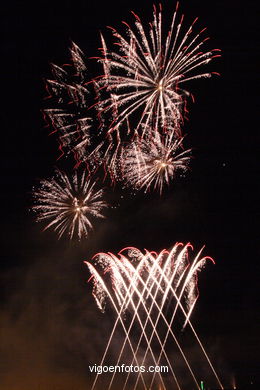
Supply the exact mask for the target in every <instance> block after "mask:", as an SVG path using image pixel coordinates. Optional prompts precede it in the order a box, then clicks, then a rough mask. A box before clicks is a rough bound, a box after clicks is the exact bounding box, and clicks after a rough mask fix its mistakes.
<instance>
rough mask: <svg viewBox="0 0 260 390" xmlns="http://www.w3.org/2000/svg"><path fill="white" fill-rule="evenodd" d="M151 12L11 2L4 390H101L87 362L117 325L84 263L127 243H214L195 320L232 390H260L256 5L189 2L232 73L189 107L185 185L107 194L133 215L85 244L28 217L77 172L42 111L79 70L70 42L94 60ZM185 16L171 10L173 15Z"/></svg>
mask: <svg viewBox="0 0 260 390" xmlns="http://www.w3.org/2000/svg"><path fill="white" fill-rule="evenodd" d="M152 4H153V2H152V1H151V2H149V1H144V0H139V1H137V0H133V1H131V2H130V1H128V0H127V1H122V2H118V0H111V1H110V2H108V3H106V4H105V3H102V2H95V1H92V2H90V1H88V0H86V1H79V0H75V1H63V2H59V1H55V0H54V1H53V2H51V1H49V0H47V1H44V2H41V1H40V2H35V3H34V5H30V2H22V1H9V2H5V4H3V5H2V6H1V14H2V21H1V28H2V29H3V31H2V34H1V38H2V39H1V54H2V65H3V70H2V74H1V75H2V77H1V86H2V87H3V86H4V88H1V91H2V107H3V109H2V110H1V111H2V114H1V116H2V119H1V125H2V126H1V134H2V140H3V142H2V148H1V157H2V164H1V166H2V169H1V173H2V179H1V183H2V186H1V204H2V217H1V222H2V232H1V237H2V239H3V243H2V245H1V305H0V316H1V320H0V323H1V325H0V327H1V343H0V353H1V355H2V356H1V358H0V389H1V390H49V389H50V390H58V389H60V390H83V389H84V390H86V389H88V388H90V387H89V383H91V382H92V378H91V379H90V373H89V371H88V365H89V364H94V363H98V362H99V360H100V357H101V355H102V352H103V349H104V344H105V341H106V340H107V338H108V336H109V330H110V328H111V324H112V322H111V319H109V318H108V316H106V313H105V314H102V313H100V312H99V311H98V309H97V308H96V306H95V302H94V299H93V297H92V295H91V285H89V284H87V283H86V281H87V279H88V278H89V273H88V270H87V268H86V266H85V265H84V264H83V261H84V260H87V259H88V260H89V259H91V257H92V256H93V255H94V254H95V253H96V252H99V251H112V252H117V251H119V250H120V249H121V248H123V247H124V246H128V245H133V246H137V247H138V248H140V249H143V248H147V249H150V250H158V251H159V250H161V249H163V248H170V247H171V246H172V245H173V244H174V243H175V242H177V241H181V242H184V243H186V242H191V243H192V244H193V245H194V248H195V252H196V251H198V250H199V249H200V248H201V247H202V245H205V246H206V248H205V250H204V253H205V254H207V255H209V256H212V257H213V258H214V259H215V261H216V265H211V264H209V265H208V266H207V267H206V268H205V269H204V270H203V272H202V273H201V274H200V280H199V289H200V298H199V301H198V302H197V306H196V309H195V311H194V313H193V323H194V325H195V327H196V329H197V330H198V333H199V334H200V336H201V339H202V340H203V342H204V344H205V346H206V348H207V350H208V352H209V354H210V356H211V357H212V361H213V362H214V364H215V367H216V369H217V371H218V373H219V375H220V377H221V378H223V382H224V384H225V385H226V386H231V384H234V383H236V384H237V387H238V388H239V386H241V387H242V386H246V387H245V388H252V389H253V388H255V389H257V388H259V387H258V386H257V383H258V382H259V370H258V356H259V355H258V353H257V350H258V348H257V347H258V346H259V295H258V289H259V282H260V281H259V245H257V238H258V229H257V228H258V224H257V221H259V187H258V183H259V165H258V161H259V132H258V128H257V121H256V114H257V113H258V108H257V105H256V102H257V97H258V89H257V86H256V82H257V70H258V69H257V61H256V58H257V44H256V32H257V17H256V4H257V2H256V1H247V2H245V1H239V0H238V1H237V0H236V1H235V0H231V1H226V0H220V1H215V2H210V1H208V2H206V1H200V0H195V1H193V2H188V1H186V0H184V1H182V2H181V11H183V13H184V14H185V18H186V19H185V20H186V23H187V24H186V26H188V25H189V23H191V22H192V20H193V19H194V17H196V16H199V26H200V27H204V26H207V27H208V34H209V36H210V37H211V40H210V43H209V46H208V47H210V48H220V49H222V53H223V55H222V58H221V59H217V60H216V61H214V62H212V63H210V65H209V66H208V69H209V70H211V71H216V72H220V73H221V77H213V78H211V79H207V80H197V81H196V82H192V83H191V84H190V85H189V87H188V86H187V89H189V90H191V91H192V93H193V94H194V95H195V103H194V104H193V103H192V102H191V101H190V102H189V111H190V113H189V121H187V122H186V123H185V127H184V132H185V133H186V134H187V136H186V140H185V142H186V145H187V146H188V147H192V148H193V157H194V158H193V160H192V163H191V171H190V172H188V174H187V175H186V178H184V179H178V180H176V181H175V183H174V184H173V185H172V186H170V187H169V188H166V189H165V191H164V193H163V195H162V196H161V197H160V196H159V194H156V193H152V194H145V195H144V194H141V193H140V194H138V195H137V196H132V195H131V194H129V193H128V192H122V191H121V190H120V189H119V188H117V187H116V188H115V190H114V193H113V189H112V188H108V192H110V195H108V196H110V201H111V204H117V203H120V206H119V207H117V208H116V209H110V210H108V211H107V212H106V216H107V218H106V220H104V221H97V222H96V224H95V231H94V232H93V233H91V235H90V237H89V239H88V240H86V241H85V242H81V243H79V242H77V241H72V242H69V241H68V240H67V239H66V237H65V238H62V239H61V240H59V241H58V240H57V237H56V235H55V233H54V232H52V231H47V232H43V231H42V228H43V225H40V224H36V223H35V222H34V216H33V215H32V213H30V211H29V209H30V207H31V205H32V187H33V186H34V185H37V183H38V181H39V179H42V178H48V177H50V176H51V175H52V174H53V171H54V167H55V166H58V167H60V168H63V169H66V168H67V167H71V162H70V161H69V160H66V159H63V160H59V161H57V158H58V156H59V152H58V150H57V145H58V144H57V139H56V138H55V136H49V135H48V133H49V131H48V129H47V128H46V127H45V122H44V121H43V118H42V114H41V109H42V108H44V107H46V100H44V97H46V91H45V86H44V78H48V77H51V72H50V67H49V64H50V63H51V62H53V63H55V64H58V65H61V64H63V63H66V62H68V59H69V51H68V48H69V45H70V42H71V40H72V41H74V42H75V43H76V44H77V45H79V47H80V48H81V49H82V50H83V51H84V53H85V54H86V56H87V57H91V56H95V55H97V53H98V47H99V46H100V42H99V32H100V31H102V32H104V33H105V35H106V37H107V38H108V37H109V36H110V35H109V33H108V32H107V30H106V26H108V25H109V26H114V27H116V28H117V27H119V26H121V20H126V21H132V20H133V19H132V16H131V15H130V11H131V10H134V11H135V12H136V13H137V14H138V15H139V16H141V18H142V20H143V22H144V23H145V22H148V21H150V20H151V15H152ZM174 8H175V3H174V2H172V1H164V2H163V9H164V12H165V15H168V16H170V15H171V14H172V12H173V9H174ZM108 40H109V38H108ZM87 65H88V67H89V72H90V74H91V75H92V76H94V75H96V74H98V72H99V71H100V69H97V65H96V64H95V63H94V62H93V61H91V60H89V61H88V62H87ZM113 202H114V203H113ZM202 364H204V363H203V362H202ZM251 382H252V383H253V385H250V383H251ZM211 383H212V384H211ZM211 383H209V385H211V386H213V385H214V382H211ZM115 390H116V389H115Z"/></svg>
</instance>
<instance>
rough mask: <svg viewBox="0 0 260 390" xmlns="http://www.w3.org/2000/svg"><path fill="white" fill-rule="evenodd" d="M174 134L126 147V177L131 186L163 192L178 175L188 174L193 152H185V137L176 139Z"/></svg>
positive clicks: (171, 132)
mask: <svg viewBox="0 0 260 390" xmlns="http://www.w3.org/2000/svg"><path fill="white" fill-rule="evenodd" d="M174 134H175V133H174V131H173V130H171V131H170V133H169V134H165V135H161V134H159V132H157V131H156V132H154V133H153V136H152V137H150V138H149V140H146V139H145V138H143V139H141V140H137V141H135V142H133V143H132V144H131V145H130V146H128V147H126V149H125V152H124V153H123V154H122V158H121V171H122V177H123V180H124V181H125V183H126V185H127V186H131V187H133V188H135V189H137V190H140V189H144V190H145V192H146V191H148V190H150V189H152V188H154V189H155V190H159V192H160V193H162V190H163V186H164V185H165V184H166V185H169V184H170V182H171V181H172V180H173V179H174V177H175V176H176V174H180V173H185V172H186V171H187V169H188V164H189V161H190V152H191V149H188V150H183V146H182V141H183V138H177V139H175V138H174V137H175V135H174Z"/></svg>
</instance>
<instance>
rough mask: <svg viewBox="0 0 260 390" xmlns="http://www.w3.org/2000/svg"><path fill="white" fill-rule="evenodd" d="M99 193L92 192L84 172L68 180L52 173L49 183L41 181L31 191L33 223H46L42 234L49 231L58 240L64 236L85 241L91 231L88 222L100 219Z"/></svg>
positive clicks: (101, 192) (91, 186)
mask: <svg viewBox="0 0 260 390" xmlns="http://www.w3.org/2000/svg"><path fill="white" fill-rule="evenodd" d="M102 196H103V190H102V189H99V190H96V182H91V181H90V180H89V179H88V177H87V175H86V172H85V171H84V172H83V173H82V174H79V173H77V172H75V173H74V174H72V176H71V177H69V176H68V175H66V174H65V173H63V172H61V171H59V170H56V175H55V177H53V178H52V179H50V180H42V181H41V182H40V188H39V189H37V190H35V191H34V201H35V205H34V206H33V207H32V209H33V211H34V212H36V214H37V219H36V220H37V222H41V221H46V220H47V221H50V222H49V223H48V224H47V226H46V227H45V229H44V230H46V229H49V228H50V227H53V228H54V230H55V231H56V232H57V233H58V236H59V238H60V237H61V236H62V235H63V234H64V233H68V235H69V237H70V239H72V238H73V236H77V237H78V239H79V240H80V239H82V238H83V237H87V236H88V233H89V231H90V230H92V229H93V226H92V223H91V219H92V218H104V216H103V215H102V210H103V209H104V208H105V207H107V204H106V202H105V201H103V200H102Z"/></svg>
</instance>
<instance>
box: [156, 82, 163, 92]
mask: <svg viewBox="0 0 260 390" xmlns="http://www.w3.org/2000/svg"><path fill="white" fill-rule="evenodd" d="M157 89H158V91H160V92H162V91H163V82H162V80H160V81H159V84H158V85H157Z"/></svg>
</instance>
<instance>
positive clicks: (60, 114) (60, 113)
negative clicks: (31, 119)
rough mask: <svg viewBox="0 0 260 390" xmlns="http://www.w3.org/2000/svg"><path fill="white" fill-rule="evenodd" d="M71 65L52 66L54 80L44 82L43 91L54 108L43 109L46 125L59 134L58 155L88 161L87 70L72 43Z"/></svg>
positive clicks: (82, 57)
mask: <svg viewBox="0 0 260 390" xmlns="http://www.w3.org/2000/svg"><path fill="white" fill-rule="evenodd" d="M70 55H71V61H72V63H71V64H69V65H68V64H66V65H64V66H63V67H59V66H57V65H54V64H51V69H52V74H53V79H52V80H51V79H48V80H46V88H47V91H48V93H49V96H48V98H51V99H52V101H53V103H54V104H55V105H56V107H55V108H48V109H45V110H44V111H43V112H44V117H45V119H46V121H47V123H50V124H51V127H52V128H53V129H54V130H53V133H56V134H58V140H59V144H60V146H59V149H60V151H61V155H63V154H68V153H73V154H74V157H75V159H76V161H82V160H87V159H88V148H89V146H90V144H91V134H90V131H91V126H92V119H91V118H90V116H89V113H88V112H87V110H88V103H87V101H88V96H89V91H88V89H87V87H86V84H87V77H86V74H87V68H86V65H85V60H84V55H83V52H82V51H81V50H80V48H79V47H78V46H77V45H76V44H75V43H72V46H71V48H70Z"/></svg>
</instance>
